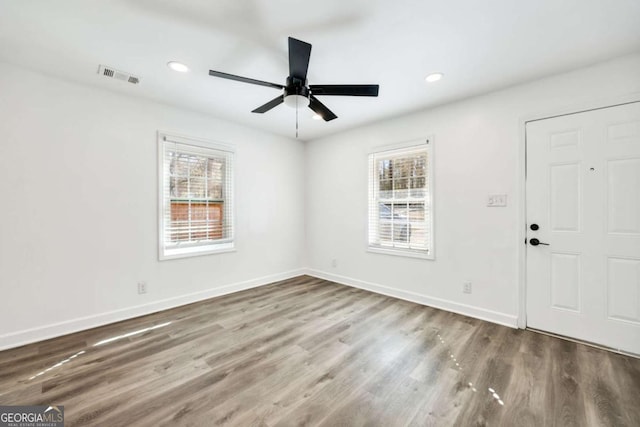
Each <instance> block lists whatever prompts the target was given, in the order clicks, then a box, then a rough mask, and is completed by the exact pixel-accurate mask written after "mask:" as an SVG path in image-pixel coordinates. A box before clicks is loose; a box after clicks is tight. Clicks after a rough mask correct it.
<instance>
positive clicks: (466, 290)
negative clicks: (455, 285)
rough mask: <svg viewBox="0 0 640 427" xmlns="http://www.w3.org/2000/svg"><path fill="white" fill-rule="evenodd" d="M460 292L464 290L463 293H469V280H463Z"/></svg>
mask: <svg viewBox="0 0 640 427" xmlns="http://www.w3.org/2000/svg"><path fill="white" fill-rule="evenodd" d="M462 292H464V293H465V294H470V293H471V282H464V283H463V284H462Z"/></svg>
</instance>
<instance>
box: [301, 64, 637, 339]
mask: <svg viewBox="0 0 640 427" xmlns="http://www.w3.org/2000/svg"><path fill="white" fill-rule="evenodd" d="M383 90H384V88H381V91H383ZM634 93H635V95H633V97H635V99H640V55H633V56H628V57H623V58H619V59H617V60H614V61H610V62H607V63H603V64H599V65H597V66H593V67H589V68H584V69H581V70H578V71H574V72H571V73H567V74H562V75H558V76H555V77H552V78H547V79H544V80H540V81H536V82H533V83H529V84H526V85H521V86H516V87H513V88H510V89H506V90H502V91H499V92H495V93H491V94H488V95H484V96H479V97H476V98H472V99H468V100H464V101H461V102H456V103H453V104H449V105H446V106H442V107H439V108H435V109H431V110H428V111H423V112H420V113H417V114H412V115H409V116H405V117H402V118H397V119H394V120H389V121H385V122H380V123H376V124H372V125H370V126H366V127H363V128H359V129H356V130H352V131H349V132H345V133H342V134H338V135H334V136H330V137H327V138H323V139H320V140H316V141H313V142H311V143H309V144H308V145H307V150H306V165H307V170H306V173H307V182H306V195H307V196H306V212H307V214H306V218H307V223H306V233H307V257H308V260H307V264H308V266H309V267H310V268H311V272H312V274H314V275H317V276H320V277H325V278H329V279H333V280H336V281H338V282H342V283H347V284H351V285H355V286H360V287H364V288H368V289H372V290H376V291H378V292H383V293H388V294H391V295H395V296H399V297H402V298H408V299H413V300H415V301H419V302H423V303H426V304H430V305H434V306H440V307H444V308H447V309H450V310H453V311H458V312H461V313H466V314H469V315H473V316H476V317H480V318H485V319H489V320H492V321H495V322H500V323H504V324H508V325H511V326H515V324H516V318H517V316H518V314H519V310H518V306H519V274H520V271H519V251H520V250H521V249H522V248H523V234H522V229H523V227H524V224H523V220H522V218H523V217H522V216H521V215H522V211H521V207H522V203H523V197H524V194H523V192H522V190H521V184H522V183H521V181H520V180H521V177H522V176H523V163H524V161H523V157H522V147H523V127H522V123H523V120H524V119H528V118H531V117H532V116H537V115H547V114H549V113H555V112H558V111H562V110H565V109H567V108H569V109H571V108H573V107H583V106H592V105H602V104H607V103H608V102H609V100H611V99H618V98H619V97H621V96H622V97H626V96H627V95H629V94H634ZM425 96H428V91H425ZM428 135H434V136H435V146H434V149H435V162H436V163H435V255H436V259H435V261H428V260H420V259H413V258H402V257H397V256H391V255H381V254H374V253H368V252H366V250H365V248H366V230H367V223H366V218H367V216H366V212H367V154H368V152H369V150H370V149H371V148H372V147H376V146H380V145H384V144H391V143H396V142H401V141H407V140H411V139H415V138H419V137H425V136H428ZM488 193H498V194H501V193H506V194H508V207H506V208H488V207H486V196H487V194H488ZM332 259H336V260H337V267H335V268H334V267H332V266H331V260H332ZM465 280H470V281H472V283H473V293H472V294H470V295H467V294H463V293H462V283H463V281H465Z"/></svg>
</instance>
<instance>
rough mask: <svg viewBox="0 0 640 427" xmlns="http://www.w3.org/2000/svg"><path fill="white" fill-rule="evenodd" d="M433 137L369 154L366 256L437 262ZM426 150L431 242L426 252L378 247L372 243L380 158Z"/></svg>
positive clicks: (386, 147)
mask: <svg viewBox="0 0 640 427" xmlns="http://www.w3.org/2000/svg"><path fill="white" fill-rule="evenodd" d="M433 141H434V138H433V136H429V137H426V138H421V139H417V140H411V141H407V142H402V143H397V144H389V145H384V146H380V147H375V148H373V149H372V150H370V151H369V154H368V156H367V162H368V168H367V171H368V177H367V188H368V192H367V236H366V239H367V240H366V248H367V249H366V250H367V252H371V253H377V254H387V255H395V256H402V257H409V258H420V259H426V260H435V229H434V223H435V209H434V203H433V201H434V188H435V185H434V175H435V173H434V170H435V168H434V165H435V162H434V149H433ZM420 149H424V150H426V152H427V173H426V177H427V183H428V185H427V187H426V188H427V194H426V197H425V202H424V203H425V210H426V211H427V212H428V215H426V218H425V226H426V227H427V229H428V230H429V234H428V240H427V241H426V245H427V249H425V250H422V249H411V248H399V247H385V246H382V245H376V244H374V243H372V241H371V236H372V233H371V228H372V227H374V226H375V225H374V224H373V223H372V219H371V209H372V204H374V203H377V200H378V199H377V198H376V191H377V189H378V187H379V185H380V182H379V179H378V176H377V172H376V171H377V167H376V164H377V162H376V160H377V159H379V158H380V156H381V155H383V154H384V153H389V157H394V156H395V155H396V154H402V152H403V151H411V150H420Z"/></svg>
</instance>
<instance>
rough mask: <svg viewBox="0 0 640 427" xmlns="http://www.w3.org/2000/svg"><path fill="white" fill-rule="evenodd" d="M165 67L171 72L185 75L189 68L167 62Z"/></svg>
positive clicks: (180, 63)
mask: <svg viewBox="0 0 640 427" xmlns="http://www.w3.org/2000/svg"><path fill="white" fill-rule="evenodd" d="M167 67H169V68H171V69H172V70H173V71H178V72H179V73H186V72H187V71H189V67H187V66H186V65H184V64H183V63H182V62H177V61H171V62H167Z"/></svg>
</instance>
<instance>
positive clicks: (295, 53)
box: [289, 37, 311, 84]
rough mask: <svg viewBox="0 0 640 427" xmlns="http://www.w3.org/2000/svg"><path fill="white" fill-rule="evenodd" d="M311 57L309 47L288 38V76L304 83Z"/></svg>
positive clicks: (306, 44) (300, 41)
mask: <svg viewBox="0 0 640 427" xmlns="http://www.w3.org/2000/svg"><path fill="white" fill-rule="evenodd" d="M310 57H311V45H310V44H309V43H306V42H303V41H302V40H297V39H294V38H292V37H289V75H290V76H291V77H295V78H297V79H300V80H302V83H303V84H304V83H305V80H306V78H307V70H308V69H309V58H310Z"/></svg>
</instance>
